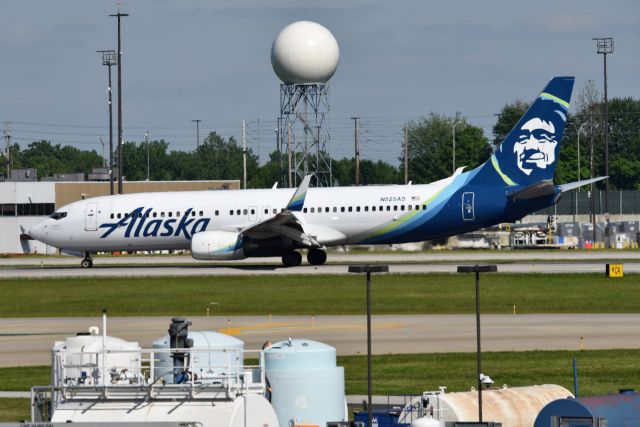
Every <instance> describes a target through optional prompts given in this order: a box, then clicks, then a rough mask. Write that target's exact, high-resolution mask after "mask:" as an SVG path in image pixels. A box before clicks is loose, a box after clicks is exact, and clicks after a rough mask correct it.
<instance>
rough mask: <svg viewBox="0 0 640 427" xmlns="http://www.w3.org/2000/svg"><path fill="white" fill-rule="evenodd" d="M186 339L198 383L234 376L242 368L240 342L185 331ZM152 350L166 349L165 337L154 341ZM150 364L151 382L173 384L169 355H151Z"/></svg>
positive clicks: (219, 336) (203, 332)
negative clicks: (226, 374)
mask: <svg viewBox="0 0 640 427" xmlns="http://www.w3.org/2000/svg"><path fill="white" fill-rule="evenodd" d="M188 338H189V339H191V340H193V345H192V348H193V349H194V350H193V351H190V352H189V353H190V356H191V357H192V358H193V364H194V372H195V373H196V374H197V375H198V380H199V381H202V382H212V381H217V380H219V379H220V378H222V377H223V376H224V374H225V373H228V374H229V375H235V374H236V373H237V372H238V370H239V369H240V368H241V367H242V365H244V353H243V350H244V342H242V341H241V340H239V339H237V338H235V337H232V336H230V335H226V334H221V333H219V332H213V331H189V333H188ZM153 348H154V349H168V348H170V340H169V335H165V336H164V337H162V338H159V339H157V340H155V341H154V342H153ZM195 349H200V351H198V350H195ZM202 349H206V350H202ZM234 350H237V351H234ZM154 360H155V363H154V369H155V372H154V377H155V379H156V380H157V379H160V378H161V379H162V380H164V381H165V383H167V384H173V382H174V378H173V359H172V357H171V353H169V352H158V353H156V354H155V355H154Z"/></svg>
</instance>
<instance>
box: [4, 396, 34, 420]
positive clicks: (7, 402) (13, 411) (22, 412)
mask: <svg viewBox="0 0 640 427" xmlns="http://www.w3.org/2000/svg"><path fill="white" fill-rule="evenodd" d="M30 420H31V400H29V399H23V398H3V399H0V423H10V422H13V423H15V422H18V421H30Z"/></svg>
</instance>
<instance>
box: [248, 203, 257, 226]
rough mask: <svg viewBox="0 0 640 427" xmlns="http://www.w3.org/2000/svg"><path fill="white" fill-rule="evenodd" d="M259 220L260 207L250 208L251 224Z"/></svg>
mask: <svg viewBox="0 0 640 427" xmlns="http://www.w3.org/2000/svg"><path fill="white" fill-rule="evenodd" d="M257 220H258V207H257V206H249V222H256V221H257Z"/></svg>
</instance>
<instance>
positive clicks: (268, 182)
mask: <svg viewBox="0 0 640 427" xmlns="http://www.w3.org/2000/svg"><path fill="white" fill-rule="evenodd" d="M573 104H574V106H573V108H572V110H573V111H574V112H573V113H572V114H569V116H568V118H567V124H566V126H565V135H564V139H563V143H562V146H561V149H560V156H559V157H560V158H559V162H558V164H557V165H558V166H557V169H556V173H555V182H556V183H565V182H571V181H576V180H578V171H580V178H581V179H583V180H584V179H587V178H589V175H590V168H591V167H593V170H594V176H601V175H604V170H605V168H604V144H603V130H604V125H603V122H604V121H603V111H604V105H603V101H602V97H601V96H600V94H599V92H598V91H597V89H596V88H595V84H594V83H593V82H592V81H589V82H587V84H586V85H585V87H584V88H583V89H582V91H581V92H580V93H579V94H578V95H577V97H576V99H575V100H574V103H573ZM529 105H530V104H529V103H528V102H525V101H523V100H515V101H512V102H510V103H508V104H506V105H505V106H504V107H503V108H502V110H501V112H500V114H499V115H498V119H497V121H496V123H495V125H494V126H493V129H492V130H493V135H492V138H491V139H489V138H488V137H487V136H486V135H484V132H483V130H482V129H481V128H480V127H477V126H474V125H472V124H470V123H469V122H468V120H467V119H466V118H465V117H464V116H463V115H461V114H459V113H458V114H456V115H455V116H447V115H442V114H438V113H430V114H429V115H427V116H425V117H423V118H422V119H420V120H416V121H410V122H408V123H406V126H405V130H406V137H407V141H408V144H407V145H408V158H407V161H408V165H409V167H408V176H409V179H410V180H411V181H413V182H414V183H416V184H418V183H428V182H432V181H435V180H438V179H442V178H445V177H447V176H449V175H451V173H452V169H453V141H452V138H453V127H454V124H455V147H456V148H455V165H456V167H460V166H466V167H467V170H469V169H472V168H474V167H476V166H478V165H480V164H481V163H483V162H484V161H486V160H487V159H488V158H489V157H490V156H491V153H492V152H493V150H494V149H495V147H496V146H497V145H499V144H500V142H501V141H502V140H503V139H504V138H505V136H506V135H507V134H508V133H509V131H510V130H511V129H512V128H513V127H514V126H515V124H516V122H517V120H518V119H519V118H520V116H521V115H522V114H523V113H524V112H525V111H526V110H527V108H528V107H529ZM608 109H609V120H608V122H609V175H610V181H609V182H610V188H611V189H640V100H637V99H634V98H631V97H627V98H613V99H611V100H609V106H608ZM578 140H579V141H580V148H579V151H578ZM592 141H593V165H591V156H590V147H591V143H592ZM147 150H148V152H149V164H150V168H149V169H150V176H149V178H150V179H151V180H152V181H155V180H158V181H160V180H216V179H220V180H230V179H242V154H243V153H242V146H241V145H240V144H239V143H238V141H236V139H235V138H234V137H230V138H228V139H225V138H223V137H221V136H220V135H218V134H217V133H216V132H211V133H210V134H209V135H208V136H207V137H206V138H205V140H204V141H203V142H202V143H201V144H200V145H199V147H198V148H197V149H196V150H194V151H190V152H185V151H176V150H169V143H168V142H167V141H165V140H157V141H150V142H149V145H148V147H147V145H146V143H144V142H141V143H140V142H125V143H124V144H123V158H124V162H123V163H124V165H123V167H124V176H125V177H126V178H127V180H130V181H137V180H144V179H146V177H147ZM404 155H405V154H404V151H403V152H401V153H399V160H400V165H399V166H394V165H392V164H390V163H388V162H385V161H382V160H380V161H377V162H374V161H371V160H361V162H360V182H361V183H362V184H363V185H371V184H399V183H402V182H403V181H404V178H403V177H404V170H403V164H404ZM578 155H579V159H578ZM114 158H116V157H115V156H114ZM11 159H12V168H37V169H38V175H39V176H40V177H43V176H51V175H52V174H54V173H71V172H83V173H85V174H86V173H89V172H91V170H92V169H93V168H97V167H102V166H103V162H104V160H103V158H102V157H101V156H100V155H99V154H98V153H97V152H96V151H95V150H91V151H86V150H80V149H78V148H75V147H71V146H60V145H53V144H51V143H50V142H49V141H47V140H41V141H34V142H33V143H31V144H29V145H28V147H27V148H25V149H21V147H20V146H19V145H18V144H14V145H12V147H11ZM281 164H284V158H283V157H282V154H281V153H278V152H276V151H274V152H272V153H271V154H270V156H269V160H268V161H267V162H266V163H265V164H264V165H259V162H258V156H257V155H256V154H255V153H254V152H253V150H251V149H248V153H247V170H248V171H249V172H248V183H247V184H248V187H249V188H268V187H271V186H272V185H273V184H274V183H275V182H278V181H282V176H281V172H280V165H281ZM578 164H579V165H580V167H578ZM354 170H355V168H354V159H353V158H343V159H335V160H332V175H333V183H334V185H352V184H353V182H354V181H355V176H354V173H355V172H354Z"/></svg>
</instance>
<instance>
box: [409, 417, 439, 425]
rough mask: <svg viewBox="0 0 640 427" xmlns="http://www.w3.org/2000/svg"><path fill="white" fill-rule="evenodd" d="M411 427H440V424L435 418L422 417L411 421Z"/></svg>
mask: <svg viewBox="0 0 640 427" xmlns="http://www.w3.org/2000/svg"><path fill="white" fill-rule="evenodd" d="M411 427H442V424H441V423H440V421H438V420H436V419H435V418H430V417H422V418H418V419H417V420H415V421H413V422H412V423H411Z"/></svg>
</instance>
